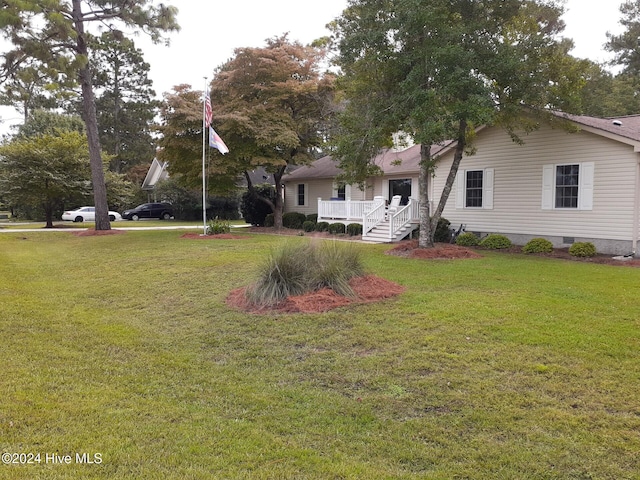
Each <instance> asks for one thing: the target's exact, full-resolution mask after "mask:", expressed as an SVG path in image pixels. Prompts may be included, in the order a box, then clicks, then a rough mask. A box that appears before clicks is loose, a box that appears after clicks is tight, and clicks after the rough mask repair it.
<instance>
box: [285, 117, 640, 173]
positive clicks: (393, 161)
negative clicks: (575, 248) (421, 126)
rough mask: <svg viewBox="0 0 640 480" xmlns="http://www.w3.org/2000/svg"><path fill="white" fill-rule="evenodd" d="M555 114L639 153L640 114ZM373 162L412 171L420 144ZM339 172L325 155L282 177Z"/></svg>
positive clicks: (437, 149)
mask: <svg viewBox="0 0 640 480" xmlns="http://www.w3.org/2000/svg"><path fill="white" fill-rule="evenodd" d="M554 115H556V116H557V117H558V118H564V119H566V120H569V121H571V122H573V123H575V124H577V125H578V126H579V127H580V128H581V129H582V130H585V131H589V132H591V133H595V134H597V135H601V136H604V137H607V138H612V139H614V140H618V141H622V142H624V143H628V144H630V145H633V146H634V148H635V151H636V152H640V115H627V116H622V117H609V118H597V117H589V116H586V115H571V114H569V113H564V112H554ZM453 146H455V142H454V141H449V142H446V143H445V144H443V145H433V146H432V147H431V154H432V155H436V154H439V153H440V154H444V153H445V152H446V151H447V150H449V149H450V148H451V147H453ZM372 163H374V164H375V165H377V166H378V167H380V169H381V170H382V171H383V172H384V174H385V175H387V176H389V175H396V174H406V173H415V172H417V171H418V170H420V167H419V165H420V145H413V146H412V147H409V148H407V149H405V150H402V151H396V150H392V149H385V150H382V151H381V152H380V153H379V154H378V155H376V156H375V157H374V159H373V162H372ZM340 173H342V170H340V168H339V167H338V162H337V161H336V160H334V159H333V158H332V157H331V156H326V157H322V158H320V159H319V160H316V161H315V162H313V163H312V164H311V165H308V166H304V167H300V168H298V169H297V170H295V171H293V172H292V173H290V174H288V175H286V176H285V177H284V178H283V180H284V181H293V180H306V179H319V178H335V177H336V176H338V175H339V174H340Z"/></svg>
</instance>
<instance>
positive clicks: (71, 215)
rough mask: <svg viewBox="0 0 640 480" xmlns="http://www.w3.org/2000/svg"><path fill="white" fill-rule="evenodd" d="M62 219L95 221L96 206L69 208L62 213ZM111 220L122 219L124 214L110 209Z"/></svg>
mask: <svg viewBox="0 0 640 480" xmlns="http://www.w3.org/2000/svg"><path fill="white" fill-rule="evenodd" d="M62 220H66V221H70V222H95V220H96V207H79V208H76V209H75V210H67V211H65V212H64V213H63V214H62ZM109 220H111V221H112V222H115V221H117V220H122V216H121V215H120V214H119V213H118V212H112V211H111V210H109Z"/></svg>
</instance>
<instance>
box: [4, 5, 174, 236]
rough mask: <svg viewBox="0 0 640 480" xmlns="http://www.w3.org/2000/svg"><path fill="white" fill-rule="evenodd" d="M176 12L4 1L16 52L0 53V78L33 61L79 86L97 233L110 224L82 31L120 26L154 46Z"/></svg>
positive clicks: (171, 9) (7, 26) (6, 26)
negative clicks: (137, 30)
mask: <svg viewBox="0 0 640 480" xmlns="http://www.w3.org/2000/svg"><path fill="white" fill-rule="evenodd" d="M176 12H177V10H176V9H175V8H174V7H171V6H166V5H164V4H159V5H158V6H154V5H153V2H152V1H150V0H128V1H125V2H123V1H109V0H70V1H69V0H50V1H47V2H42V1H39V0H3V11H2V15H1V16H0V29H1V31H2V33H3V34H4V36H5V37H6V38H7V39H8V40H9V41H10V42H11V43H12V44H13V46H14V47H15V48H14V50H12V51H10V52H7V53H5V54H3V66H2V69H1V71H0V77H2V76H12V75H15V74H16V72H17V71H19V69H20V66H21V64H23V63H24V62H25V61H27V60H29V59H35V60H36V61H38V62H41V63H42V65H43V66H46V68H48V69H52V70H54V71H55V72H57V75H58V76H61V77H65V78H67V79H77V81H78V83H79V84H80V88H81V92H82V117H83V120H84V122H85V124H86V132H87V139H88V143H89V155H90V164H91V179H92V183H93V195H94V202H95V208H96V223H95V226H96V229H97V230H109V229H110V228H111V225H110V223H109V216H108V204H107V192H106V186H105V179H104V172H103V165H102V157H101V151H100V138H99V134H98V123H97V118H96V107H95V99H94V92H93V79H92V71H91V65H90V62H89V58H90V57H89V51H90V47H89V44H90V41H91V34H90V33H89V32H88V31H87V29H88V28H89V27H90V26H91V25H99V26H106V28H107V29H109V30H112V31H114V32H115V31H117V30H116V24H117V23H119V24H122V25H124V27H125V28H133V29H135V28H141V29H143V30H144V31H145V32H146V33H147V34H149V35H150V37H151V39H152V40H153V41H155V42H158V41H160V40H161V39H162V38H161V33H162V32H165V31H172V30H177V29H178V25H177V23H176V22H175V15H176Z"/></svg>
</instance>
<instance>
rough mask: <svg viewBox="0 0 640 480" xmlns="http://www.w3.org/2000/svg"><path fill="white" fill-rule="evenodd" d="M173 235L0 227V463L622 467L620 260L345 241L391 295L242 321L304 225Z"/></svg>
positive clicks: (625, 462) (627, 324) (627, 382)
mask: <svg viewBox="0 0 640 480" xmlns="http://www.w3.org/2000/svg"><path fill="white" fill-rule="evenodd" d="M182 233H183V232H180V231H156V232H152V231H138V232H133V231H130V232H127V233H125V234H121V235H113V236H96V237H76V236H73V235H72V234H70V233H68V232H61V233H51V232H43V233H39V232H38V233H3V234H2V235H0V298H1V302H0V355H1V358H2V359H3V363H2V367H3V369H2V376H1V377H0V392H1V395H0V451H1V452H3V453H9V454H33V455H35V454H40V457H39V459H40V460H39V461H38V462H36V461H32V462H31V463H30V464H24V463H25V462H24V461H23V460H25V461H26V460H27V457H26V456H24V457H19V456H15V455H14V456H10V457H6V456H4V455H3V461H4V460H5V458H8V459H9V460H11V461H10V462H9V464H2V465H0V479H4V478H6V479H34V478H43V479H44V478H46V479H65V478H83V479H112V478H122V479H129V478H136V479H157V478H163V479H235V478H237V479H247V478H256V479H267V478H269V479H287V478H291V479H293V478H296V479H328V478H336V479H338V478H345V479H363V478H367V479H369V478H371V479H378V478H388V479H417V478H426V479H431V478H433V479H450V478H469V479H489V478H491V479H493V478H504V479H529V478H532V479H538V478H539V479H555V478H557V479H638V478H640V473H638V472H640V455H638V452H640V406H639V403H638V392H640V373H639V369H638V365H640V301H639V299H638V291H639V287H638V286H639V284H640V269H638V268H628V267H615V266H608V265H597V264H589V263H580V262H571V261H565V260H558V259H549V258H537V257H536V258H531V257H527V256H524V255H517V254H504V253H492V252H482V255H483V258H479V259H464V260H447V261H444V260H422V259H408V258H400V257H395V256H389V255H384V251H385V250H386V249H388V248H390V247H389V246H384V245H361V248H362V251H363V258H364V261H365V264H366V267H367V269H368V272H369V273H372V274H375V275H377V276H380V277H382V278H385V279H387V280H390V281H393V282H396V283H398V284H400V285H403V286H404V287H406V291H405V292H404V293H403V294H402V295H400V296H399V297H397V298H395V299H392V300H387V301H384V302H382V303H378V304H368V305H358V306H352V307H348V308H342V309H337V310H333V311H330V312H327V313H321V314H295V315H293V314H271V315H259V316H258V315H249V314H245V313H241V312H239V311H235V310H232V309H230V308H229V307H227V306H226V304H225V298H226V296H227V294H228V293H229V292H230V291H231V290H233V289H236V288H239V287H242V286H245V285H247V284H248V283H249V282H250V281H251V279H252V278H253V276H254V275H255V271H256V265H257V264H258V263H259V262H261V261H262V260H263V259H264V257H265V256H266V255H267V254H268V252H269V250H270V248H272V247H274V246H275V245H277V244H278V243H279V242H283V241H285V240H286V241H290V242H301V241H308V239H305V238H304V237H292V238H287V239H284V238H282V237H276V236H271V235H251V234H248V233H247V236H248V237H249V238H244V239H236V240H233V239H230V240H210V241H199V240H189V239H183V238H180V237H181V235H182ZM317 241H321V240H317ZM77 454H78V455H79V456H78V455H77ZM96 454H99V455H98V456H96ZM66 455H69V456H70V458H71V461H70V463H65V462H64V461H60V462H59V461H58V460H57V459H59V458H61V459H64V458H65V457H64V456H66ZM31 458H32V460H33V459H34V458H35V457H31ZM14 460H15V461H14ZM86 460H93V463H89V462H88V461H86ZM98 460H99V461H98Z"/></svg>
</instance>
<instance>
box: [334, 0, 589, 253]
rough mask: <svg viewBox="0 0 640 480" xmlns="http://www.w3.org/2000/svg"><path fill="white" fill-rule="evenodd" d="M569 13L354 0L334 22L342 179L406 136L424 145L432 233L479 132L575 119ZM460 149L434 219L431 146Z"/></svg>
mask: <svg viewBox="0 0 640 480" xmlns="http://www.w3.org/2000/svg"><path fill="white" fill-rule="evenodd" d="M561 13H562V10H561V8H560V7H559V6H557V5H556V4H554V3H553V2H546V1H544V2H543V1H539V0H484V1H478V0H396V1H392V0H350V2H349V6H348V8H347V9H346V10H345V11H344V12H343V15H342V17H340V18H339V19H338V20H337V21H336V22H335V23H334V24H333V30H334V34H335V38H336V43H337V47H338V50H339V55H338V57H337V60H336V63H337V64H338V65H339V66H340V67H341V69H342V72H343V74H344V76H343V79H342V86H343V88H344V89H345V91H346V96H347V99H348V102H347V104H346V109H345V112H344V114H343V116H342V126H343V128H344V131H345V133H344V134H343V135H341V136H340V138H339V140H338V142H337V151H336V156H337V157H339V158H340V160H341V166H342V168H343V170H344V171H345V179H346V180H348V181H350V182H354V181H360V182H361V181H362V180H363V179H364V178H366V175H370V174H371V172H372V167H371V165H370V164H369V159H371V158H372V157H373V156H374V155H375V153H377V151H378V150H379V149H380V148H382V147H384V146H385V145H389V143H390V139H391V135H392V134H393V133H395V132H397V131H404V132H406V133H408V134H410V135H411V136H413V138H414V139H415V141H416V142H417V143H419V144H421V164H420V179H419V189H420V233H421V234H420V240H419V245H420V246H421V247H430V246H433V235H434V232H435V228H436V225H437V222H438V219H439V218H440V215H441V213H442V210H443V209H444V206H445V204H446V202H447V199H448V197H449V194H450V192H451V188H452V186H453V182H454V180H455V177H456V173H457V170H458V166H459V164H460V161H461V159H462V157H463V155H464V154H465V153H466V154H471V153H472V148H473V143H472V142H473V135H474V132H475V129H476V128H477V127H479V126H481V125H484V124H499V125H502V126H504V127H505V128H506V129H507V131H508V132H509V133H510V134H511V135H512V138H514V139H515V140H519V139H518V136H517V134H516V129H523V130H527V129H532V128H535V126H536V120H535V119H534V118H531V115H536V114H540V113H541V112H542V113H544V111H545V109H546V108H550V107H551V108H553V107H555V108H559V107H560V108H563V109H564V110H567V111H570V110H571V109H572V104H573V103H574V102H576V101H577V99H578V90H579V89H578V86H579V81H580V78H581V65H582V64H581V63H580V62H579V61H577V60H575V59H573V58H572V57H570V56H569V55H568V51H569V49H570V47H571V42H570V41H558V40H557V39H556V38H557V34H558V33H560V32H561V31H562V28H563V24H562V22H561V21H560V20H559V18H560V14H561ZM451 140H454V141H455V142H456V146H455V153H454V161H453V164H452V167H451V170H450V171H449V173H448V176H447V180H446V183H445V187H444V190H443V192H442V195H441V197H440V200H439V203H438V205H437V207H436V208H435V210H434V211H433V213H432V212H431V209H430V205H429V199H428V197H427V192H428V186H429V180H430V177H431V175H433V173H434V170H435V168H436V165H437V160H438V159H437V157H436V158H434V157H432V156H431V145H435V144H443V143H445V142H447V141H451Z"/></svg>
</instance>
